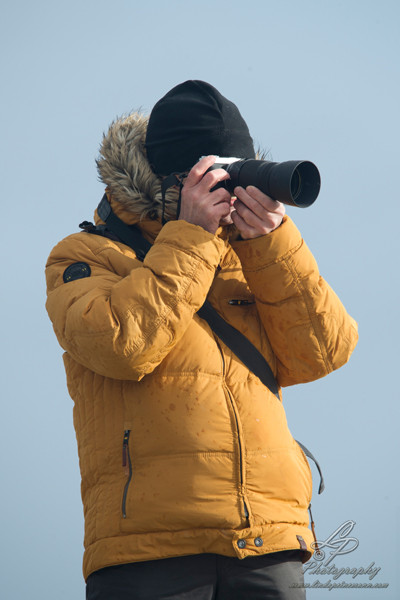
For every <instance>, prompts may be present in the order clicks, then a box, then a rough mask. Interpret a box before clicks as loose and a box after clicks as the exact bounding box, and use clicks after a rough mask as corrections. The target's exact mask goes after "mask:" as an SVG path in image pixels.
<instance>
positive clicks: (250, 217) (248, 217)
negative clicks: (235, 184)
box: [235, 199, 269, 227]
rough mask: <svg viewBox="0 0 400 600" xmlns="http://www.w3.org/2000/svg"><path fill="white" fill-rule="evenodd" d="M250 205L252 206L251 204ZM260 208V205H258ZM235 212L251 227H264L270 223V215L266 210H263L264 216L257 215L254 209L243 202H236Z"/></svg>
mask: <svg viewBox="0 0 400 600" xmlns="http://www.w3.org/2000/svg"><path fill="white" fill-rule="evenodd" d="M249 204H252V203H251V202H250V203H249ZM258 206H259V205H258ZM235 210H236V212H237V213H238V215H239V216H240V217H241V218H242V219H243V220H244V221H245V222H246V223H247V224H248V225H250V226H251V227H262V226H263V223H264V222H266V221H267V222H269V213H268V211H266V210H263V209H260V212H261V210H263V214H261V215H260V216H259V215H258V214H257V212H256V211H255V210H253V207H250V208H249V206H248V205H247V204H244V202H242V201H241V200H239V199H237V200H236V202H235Z"/></svg>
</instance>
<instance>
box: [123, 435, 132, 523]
mask: <svg viewBox="0 0 400 600" xmlns="http://www.w3.org/2000/svg"><path fill="white" fill-rule="evenodd" d="M130 434H131V430H130V429H125V431H124V439H123V442H122V466H123V467H124V468H125V474H126V476H127V480H126V483H125V487H124V493H123V496H122V516H123V518H124V519H126V497H127V495H128V489H129V484H130V482H131V480H132V460H131V455H130V452H129V436H130Z"/></svg>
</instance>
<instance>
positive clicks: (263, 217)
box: [231, 185, 285, 240]
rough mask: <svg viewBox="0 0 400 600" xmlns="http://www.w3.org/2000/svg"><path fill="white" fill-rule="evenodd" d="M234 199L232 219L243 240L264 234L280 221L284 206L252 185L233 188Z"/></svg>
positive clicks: (274, 227)
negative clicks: (244, 187)
mask: <svg viewBox="0 0 400 600" xmlns="http://www.w3.org/2000/svg"><path fill="white" fill-rule="evenodd" d="M234 192H235V195H236V200H235V203H234V210H233V212H232V214H231V217H232V221H233V223H234V224H235V225H236V227H237V229H238V230H239V232H240V235H241V236H242V238H243V239H244V240H250V239H253V238H257V237H260V236H262V235H266V234H267V233H271V231H274V229H276V228H277V227H279V225H280V224H281V223H282V219H283V216H284V214H285V206H284V205H283V204H282V203H281V202H278V201H277V200H272V198H270V197H269V196H267V195H266V194H264V193H263V192H261V191H260V190H259V189H258V188H256V187H254V186H253V185H249V186H248V187H247V188H246V189H243V188H242V187H236V188H235V189H234Z"/></svg>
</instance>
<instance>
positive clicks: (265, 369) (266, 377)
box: [80, 194, 325, 494]
mask: <svg viewBox="0 0 400 600" xmlns="http://www.w3.org/2000/svg"><path fill="white" fill-rule="evenodd" d="M97 214H98V215H99V217H100V219H101V220H102V221H104V222H105V223H106V228H104V226H100V227H95V226H94V225H92V224H91V223H88V222H87V221H84V222H83V223H81V225H80V227H81V229H84V230H85V231H87V232H88V233H95V234H97V235H103V236H105V237H109V236H108V233H111V235H113V234H114V239H115V236H117V238H118V239H119V241H121V242H122V243H124V244H126V245H127V246H129V247H130V248H132V249H133V250H134V251H135V253H136V257H137V258H138V259H139V260H141V261H143V260H144V258H145V256H146V254H147V252H148V251H149V250H150V248H151V247H152V244H151V243H150V242H148V241H147V240H146V239H145V238H144V237H143V236H142V234H141V233H140V231H139V229H138V228H137V227H136V226H135V225H127V224H126V223H124V222H123V221H122V220H121V219H120V218H119V217H117V215H116V214H114V213H113V211H112V208H111V206H110V203H109V202H108V198H107V195H106V194H104V196H103V198H102V199H101V201H100V203H99V205H98V207H97ZM107 230H109V231H107ZM110 237H111V236H110ZM197 314H198V315H199V317H200V318H201V319H204V321H206V322H207V323H208V325H209V326H210V328H211V329H212V331H213V332H214V333H215V334H216V335H217V336H218V337H219V338H220V339H221V340H222V341H223V342H224V344H226V346H228V348H230V349H231V350H232V352H233V353H234V354H236V356H237V357H238V358H239V359H240V360H241V361H242V363H243V364H244V365H245V366H246V367H247V368H248V369H249V370H250V371H251V372H252V373H254V374H255V375H256V376H257V377H258V378H259V379H260V381H261V382H262V383H263V384H264V385H265V386H266V387H267V388H268V389H269V390H270V391H271V392H272V393H273V394H274V396H276V398H277V399H278V400H279V401H281V399H280V396H279V386H278V383H277V381H276V379H275V376H274V374H273V372H272V369H271V367H270V366H269V364H268V362H267V361H266V360H265V358H264V356H263V355H262V354H261V352H259V350H257V348H256V347H255V346H254V345H253V344H252V343H251V342H250V341H249V340H248V339H247V337H246V336H245V335H243V333H241V332H240V331H239V330H238V329H236V328H235V327H233V326H232V325H230V324H229V323H227V322H226V321H225V319H223V318H222V317H221V315H220V314H219V313H218V312H217V311H216V310H215V308H214V307H213V306H212V305H211V303H210V302H209V301H208V300H206V301H205V302H204V304H203V306H202V307H201V308H200V309H199V310H198V311H197ZM296 442H297V443H298V444H299V446H300V448H301V449H302V450H303V452H304V454H305V455H306V456H307V457H308V458H310V459H311V460H312V461H313V462H314V463H315V465H316V467H317V470H318V473H319V476H320V485H319V489H318V493H319V494H321V493H322V492H323V490H324V488H325V483H324V478H323V475H322V471H321V468H320V466H319V464H318V461H317V460H316V458H315V457H314V456H313V455H312V453H311V452H310V451H309V450H308V448H306V447H305V446H304V445H303V444H301V443H300V442H298V441H297V440H296Z"/></svg>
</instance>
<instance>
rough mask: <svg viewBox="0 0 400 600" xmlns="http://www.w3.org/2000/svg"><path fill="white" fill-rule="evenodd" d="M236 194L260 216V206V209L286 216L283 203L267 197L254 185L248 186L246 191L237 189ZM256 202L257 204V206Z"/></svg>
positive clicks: (240, 188)
mask: <svg viewBox="0 0 400 600" xmlns="http://www.w3.org/2000/svg"><path fill="white" fill-rule="evenodd" d="M235 193H236V195H237V196H239V197H240V199H241V200H242V201H243V202H245V203H246V204H248V206H249V207H250V208H252V209H253V210H254V211H255V212H257V214H260V212H259V209H258V206H259V207H260V209H263V210H267V211H269V212H274V213H278V214H280V215H281V216H283V215H284V214H285V207H284V205H283V204H282V202H279V201H278V200H273V199H272V198H271V197H270V196H267V195H266V194H264V193H263V192H262V191H261V190H259V189H258V188H256V187H255V186H253V185H249V186H247V188H246V189H244V188H242V187H237V188H235ZM255 202H256V203H257V204H255Z"/></svg>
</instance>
